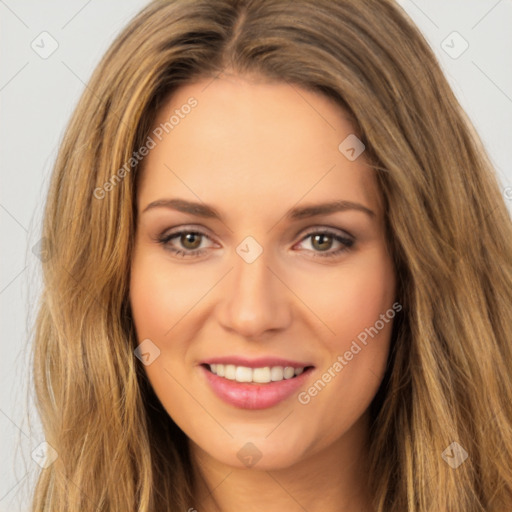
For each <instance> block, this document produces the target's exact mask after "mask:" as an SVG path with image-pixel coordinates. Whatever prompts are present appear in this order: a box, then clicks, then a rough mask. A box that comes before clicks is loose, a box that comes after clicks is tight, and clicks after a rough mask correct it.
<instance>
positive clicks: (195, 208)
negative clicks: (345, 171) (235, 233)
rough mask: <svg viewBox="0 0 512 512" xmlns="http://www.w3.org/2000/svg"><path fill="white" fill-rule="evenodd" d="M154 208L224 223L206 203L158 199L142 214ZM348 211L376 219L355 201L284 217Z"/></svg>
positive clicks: (301, 208) (305, 208)
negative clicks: (361, 213)
mask: <svg viewBox="0 0 512 512" xmlns="http://www.w3.org/2000/svg"><path fill="white" fill-rule="evenodd" d="M154 208H168V209H171V210H176V211H179V212H183V213H189V214H191V215H196V216H198V217H205V218H211V219H218V220H220V221H222V216H221V215H220V213H219V212H218V211H217V210H216V209H215V208H213V207H212V206H209V205H207V204H205V203H196V202H193V201H186V200H185V199H158V200H157V201H153V202H152V203H149V204H148V205H147V206H146V207H145V208H144V210H143V211H142V213H145V212H147V211H149V210H152V209H154ZM348 210H356V211H360V212H363V213H366V214H367V215H368V216H370V217H372V218H373V217H375V212H374V211H372V210H370V209H369V208H367V207H366V206H363V205H362V204H359V203H354V202H353V201H344V200H338V201H331V202H329V203H320V204H310V205H306V206H297V207H294V208H291V209H290V210H288V212H286V213H285V215H284V217H286V218H287V219H288V220H300V219H305V218H309V217H314V216H316V215H328V214H330V213H335V212H343V211H348Z"/></svg>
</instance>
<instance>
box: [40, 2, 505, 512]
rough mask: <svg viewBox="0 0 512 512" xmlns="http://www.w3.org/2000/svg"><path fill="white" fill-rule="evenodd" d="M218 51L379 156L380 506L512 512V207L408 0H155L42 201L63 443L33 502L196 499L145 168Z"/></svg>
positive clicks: (57, 435)
mask: <svg viewBox="0 0 512 512" xmlns="http://www.w3.org/2000/svg"><path fill="white" fill-rule="evenodd" d="M223 70H230V71H232V72H236V73H240V74H244V73H257V74H259V75H262V76H264V77H266V78H268V79H270V80H276V81H286V82H288V83H290V84H293V86H297V87H303V88H306V89H308V90H312V91H316V92H319V93H321V94H324V95H327V96H328V97H330V98H332V99H334V100H335V101H336V102H338V104H339V105H340V106H342V107H343V108H344V109H345V111H346V112H347V114H348V115H350V116H351V118H352V119H353V122H354V129H355V130H357V133H358V134H359V136H360V138H361V139H362V141H363V142H364V144H365V145H366V152H365V156H366V158H367V159H368V162H369V163H370V164H371V165H372V167H373V168H374V169H375V176H376V180H377V182H378V184H379V187H380V190H381V192H382V197H383V199H384V202H385V206H386V226H387V235H388V238H389V242H390V244H391V247H392V249H393V256H394V262H395V268H396V272H397V276H398V283H399V286H398V293H399V297H398V298H399V301H400V303H401V304H402V305H403V308H404V309H403V314H402V320H401V321H400V322H397V323H396V325H395V329H394V332H393V340H392V350H391V352H390V355H389V364H388V371H387V373H386V376H385V378H384V381H383V382H382V385H381V388H380V389H379V392H378V394H377V396H376V397H375V399H374V401H373V403H372V408H371V410H372V428H371V446H370V456H371V468H372V474H371V475H370V478H371V491H372V497H373V502H374V505H375V509H376V510H377V511H378V512H391V511H398V510H400V511H409V512H427V511H436V512H439V511H464V512H477V511H500V512H504V511H505V510H512V464H511V461H512V377H511V371H510V368H511V367H512V327H511V323H512V227H511V220H510V215H509V213H508V211H507V209H506V206H505V202H504V199H503V197H502V195H501V192H500V188H499V185H498V183H497V180H496V177H495V174H494V171H493V168H492V165H491V163H490V161H489V158H488V156H487V154H486V151H485V149H484V147H483V146H482V143H481V141H480V139H479V137H478V135H477V134H476V133H475V131H474V130H473V128H472V126H471V123H470V121H469V120H468V118H467V116H466V115H465V113H464V112H463V111H462V109H461V107H460V105H459V103H458V102H457V100H456V98H455V96H454V94H453V92H452V90H451V89H450V87H449V85H448V83H447V81H446V79H445V77H444V76H443V73H442V72H441V70H440V67H439V64H438V62H437V61H436V58H435V56H434V54H433V52H432V51H431V49H430V47H429V46H428V44H427V43H426V41H425V39H424V38H423V36H422V35H421V33H420V32H419V30H418V29H417V28H416V27H415V26H414V24H413V23H412V22H411V21H410V20H409V18H408V17H407V15H406V14H405V13H404V12H403V11H402V9H401V8H400V7H399V6H398V5H396V4H395V3H394V2H393V1H392V0H335V1H334V0H295V1H293V2H292V1H279V0H276V1H269V0H193V1H187V0H167V1H155V2H152V3H151V4H149V5H148V6H147V7H146V8H145V9H143V10H142V11H141V12H140V13H139V14H138V15H137V16H136V17H135V19H134V20H133V21H132V22H131V23H130V24H129V25H128V26H127V27H126V28H125V29H124V30H123V32H122V33H121V34H120V35H119V36H118V37H117V39H116V40H115V41H114V43H113V44H112V46H111V47H110V49H109V50H108V52H107V53H106V55H105V56H104V58H103V59H102V61H101V63H100V64H99V65H98V67H97V69H96V70H95V72H94V74H93V76H92V78H91V79H90V81H89V84H88V86H87V88H86V90H85V91H84V94H83V96H82V98H81V100H80V102H79V104H78V106H77V108H76V111H75V113H74V114H73V117H72V119H71V122H70V124H69V126H68V128H67V131H66V135H65V138H64V140H63V142H62V145H61V148H60V152H59V154H58V158H57V162H56V165H55V168H54V171H53V174H52V179H51V184H50V190H49V194H48V199H47V203H46V207H45V213H44V224H43V237H44V239H45V240H46V242H47V244H48V247H49V257H48V258H46V259H45V260H43V276H44V292H43V294H42V296H41V300H40V309H39V313H38V317H37V321H36V325H35V349H34V354H33V357H34V378H35V382H36V394H37V404H38V411H39V414H40V417H41V420H42V425H43V428H44V432H45V436H46V441H47V442H48V443H49V444H50V445H51V446H52V447H53V448H55V450H56V451H57V453H58V455H59V457H58V458H57V459H56V460H55V462H54V463H53V464H52V465H51V466H50V467H48V468H47V469H44V470H42V471H41V474H40V476H39V480H38V482H37V486H36V489H35V492H34V498H33V510H34V511H38V512H41V511H45V512H50V511H51V512H56V511H59V512H60V511H63V510H80V511H81V512H87V511H93V510H95V511H98V510H115V511H121V510H122V511H126V512H128V511H131V510H133V511H138V512H142V511H164V510H169V511H178V510H181V511H183V510H188V509H189V508H190V507H191V506H192V505H193V503H194V501H193V493H194V481H193V478H192V470H191V462H190V459H189V455H188V450H187V438H186V436H185V434H184V433H183V432H182V431H181V430H180V429H179V428H178V427H177V426H176V425H175V424H174V422H173V421H172V419H171V418H169V416H168V414H167V413H166V411H165V410H164V409H163V407H162V406H161V404H160V403H159V401H158V400H157V398H156V396H155V395H154V392H153V391H152V388H151V386H150V385H149V383H148V381H147V379H146V378H145V375H144V371H143V369H142V368H141V364H140V361H139V360H138V359H137V358H136V357H134V349H135V348H136V346H137V343H138V341H137V340H136V338H135V333H134V327H133V322H132V318H131V314H130V307H129V300H128V296H129V289H128V283H129V276H130V262H131V254H132V249H133V243H134V233H135V227H136V221H137V219H136V210H135V206H134V205H135V202H134V197H135V192H136V183H135V178H136V176H137V170H138V169H139V168H140V161H141V160H142V161H143V159H140V154H139V152H138V150H139V148H141V147H142V146H144V145H145V143H146V142H147V137H148V133H149V130H150V129H151V126H152V123H153V120H154V118H155V114H156V112H158V110H159V108H160V107H161V106H162V105H163V104H164V102H165V100H166V98H168V95H169V94H170V93H172V91H174V90H176V88H178V87H179V86H180V85H182V84H185V83H191V82H192V81H196V80H199V79H204V78H209V77H212V78H213V77H214V76H216V75H217V74H218V73H219V72H221V71H223ZM197 108H200V104H199V105H198V106H197ZM340 142H341V141H340ZM122 169H124V172H123V171H121V170H122ZM452 442H457V443H458V444H459V445H460V446H461V447H462V448H463V449H464V450H465V451H466V452H467V454H468V458H467V459H466V460H465V461H464V463H462V464H461V465H460V466H459V467H457V468H456V469H454V468H453V467H451V465H449V464H448V463H447V462H446V461H445V458H443V453H445V450H446V449H447V448H448V447H449V446H450V445H451V443H452ZM452 449H453V447H452ZM452 449H451V450H452ZM449 453H450V454H452V455H453V452H452V451H450V452H449Z"/></svg>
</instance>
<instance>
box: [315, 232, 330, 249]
mask: <svg viewBox="0 0 512 512" xmlns="http://www.w3.org/2000/svg"><path fill="white" fill-rule="evenodd" d="M326 239H327V240H328V241H327V242H325V240H326ZM317 241H320V242H319V245H320V247H318V248H319V249H321V250H326V249H329V248H330V247H329V246H330V245H331V242H332V240H331V235H324V234H321V235H315V236H314V237H313V244H314V243H315V242H317ZM322 246H323V247H322Z"/></svg>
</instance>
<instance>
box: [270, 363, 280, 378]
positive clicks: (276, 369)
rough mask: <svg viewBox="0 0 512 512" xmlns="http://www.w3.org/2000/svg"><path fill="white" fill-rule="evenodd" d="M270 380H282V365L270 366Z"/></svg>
mask: <svg viewBox="0 0 512 512" xmlns="http://www.w3.org/2000/svg"><path fill="white" fill-rule="evenodd" d="M270 380H272V381H274V382H275V381H276V380H283V367H282V366H272V368H271V369H270Z"/></svg>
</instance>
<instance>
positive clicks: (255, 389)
mask: <svg viewBox="0 0 512 512" xmlns="http://www.w3.org/2000/svg"><path fill="white" fill-rule="evenodd" d="M312 369H313V368H312V367H311V368H308V369H307V370H305V371H303V372H302V373H301V374H300V375H297V376H296V377H294V378H292V379H284V380H280V381H277V382H269V383H268V384H248V383H243V382H237V381H235V380H229V379H225V378H224V377H219V376H218V375H215V374H214V373H212V372H211V371H210V370H208V369H206V368H205V367H204V366H201V370H202V371H203V373H204V375H205V377H206V380H207V381H208V384H209V385H210V386H211V388H212V390H213V392H214V393H215V394H216V395H217V396H218V397H219V398H220V399H222V400H224V402H226V403H228V404H230V405H234V406H235V407H238V408H240V409H267V408H269V407H273V406H274V405H277V404H278V403H280V402H282V401H283V400H286V399H287V398H288V397H290V396H291V395H293V394H294V392H296V391H297V390H298V389H299V388H300V387H301V386H303V385H304V382H305V380H306V379H307V378H308V376H309V373H310V372H311V370H312Z"/></svg>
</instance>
